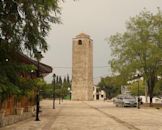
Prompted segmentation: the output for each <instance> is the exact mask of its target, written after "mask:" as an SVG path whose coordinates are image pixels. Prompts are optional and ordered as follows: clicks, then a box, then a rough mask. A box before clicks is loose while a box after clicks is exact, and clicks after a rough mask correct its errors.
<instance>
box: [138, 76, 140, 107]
mask: <svg viewBox="0 0 162 130" xmlns="http://www.w3.org/2000/svg"><path fill="white" fill-rule="evenodd" d="M137 77H138V102H137V108H138V109H140V97H139V78H140V75H139V74H138V75H137Z"/></svg>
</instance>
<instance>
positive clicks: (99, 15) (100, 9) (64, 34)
mask: <svg viewBox="0 0 162 130" xmlns="http://www.w3.org/2000/svg"><path fill="white" fill-rule="evenodd" d="M60 6H61V7H62V15H61V18H62V23H63V24H60V25H52V30H51V31H50V33H49V36H48V37H47V42H48V44H49V50H48V52H47V53H46V54H45V55H44V58H43V59H42V62H43V63H46V64H48V65H50V66H52V67H53V73H55V74H56V75H61V76H66V75H67V74H69V75H70V77H71V68H64V69H63V68H58V67H72V38H74V37H75V36H76V35H78V34H79V33H81V32H84V33H86V34H88V35H90V36H91V39H93V66H109V65H108V60H110V58H111V55H110V54H111V53H110V49H109V46H108V44H107V42H106V41H105V38H107V37H110V36H111V35H113V34H115V33H116V32H123V31H124V30H125V22H126V21H128V20H129V18H130V17H132V16H135V15H137V14H139V12H140V11H142V10H143V9H144V8H146V9H147V10H150V11H152V12H156V11H157V7H160V8H161V9H162V0H78V1H75V2H74V1H73V0H66V1H65V2H64V3H61V4H60ZM93 73H94V74H93V77H94V81H95V82H97V81H99V79H100V77H105V76H106V75H110V74H111V69H110V67H103V68H94V69H93ZM45 79H46V81H47V82H50V81H51V79H52V74H50V75H49V76H47V77H46V78H45Z"/></svg>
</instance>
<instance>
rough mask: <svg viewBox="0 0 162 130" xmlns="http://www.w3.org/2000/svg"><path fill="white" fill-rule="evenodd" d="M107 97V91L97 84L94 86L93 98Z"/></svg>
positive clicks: (103, 98) (101, 98)
mask: <svg viewBox="0 0 162 130" xmlns="http://www.w3.org/2000/svg"><path fill="white" fill-rule="evenodd" d="M105 99H106V93H105V91H104V90H100V89H99V88H98V87H97V86H95V85H94V86H93V100H102V101H104V100H105Z"/></svg>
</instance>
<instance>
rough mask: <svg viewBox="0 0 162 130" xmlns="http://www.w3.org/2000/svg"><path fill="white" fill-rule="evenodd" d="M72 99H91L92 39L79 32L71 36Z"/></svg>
mask: <svg viewBox="0 0 162 130" xmlns="http://www.w3.org/2000/svg"><path fill="white" fill-rule="evenodd" d="M72 51H73V52H72V100H79V101H88V100H93V41H92V39H91V38H90V36H89V35H87V34H84V33H81V34H79V35H77V36H76V37H75V38H73V49H72Z"/></svg>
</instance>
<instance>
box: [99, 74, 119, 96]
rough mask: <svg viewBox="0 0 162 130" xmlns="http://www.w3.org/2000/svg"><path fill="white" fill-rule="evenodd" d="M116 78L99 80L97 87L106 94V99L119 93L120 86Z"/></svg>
mask: <svg viewBox="0 0 162 130" xmlns="http://www.w3.org/2000/svg"><path fill="white" fill-rule="evenodd" d="M117 78H118V77H117V76H114V77H109V76H108V77H105V78H101V81H100V82H99V83H98V85H97V86H98V87H99V89H100V90H104V91H105V92H106V98H108V99H111V98H112V97H115V96H116V95H118V94H119V93H120V84H119V82H118V80H117Z"/></svg>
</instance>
